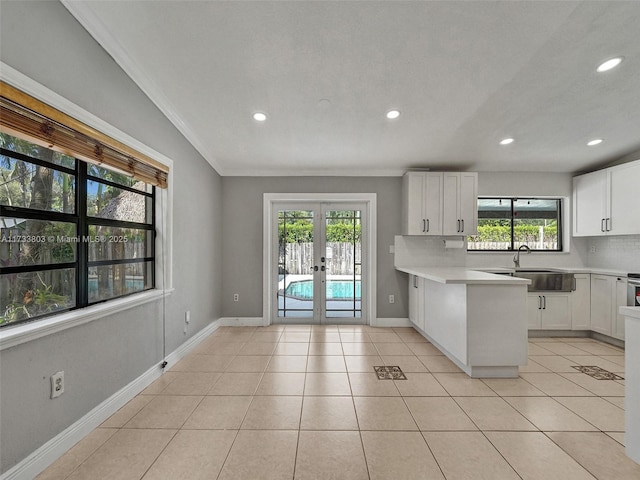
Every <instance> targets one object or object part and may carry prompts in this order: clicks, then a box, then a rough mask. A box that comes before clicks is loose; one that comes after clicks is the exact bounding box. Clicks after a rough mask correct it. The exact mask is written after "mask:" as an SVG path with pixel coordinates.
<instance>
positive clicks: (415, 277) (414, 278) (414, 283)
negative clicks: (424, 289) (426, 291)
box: [413, 275, 418, 288]
mask: <svg viewBox="0 0 640 480" xmlns="http://www.w3.org/2000/svg"><path fill="white" fill-rule="evenodd" d="M413 288H418V276H417V275H414V276H413Z"/></svg>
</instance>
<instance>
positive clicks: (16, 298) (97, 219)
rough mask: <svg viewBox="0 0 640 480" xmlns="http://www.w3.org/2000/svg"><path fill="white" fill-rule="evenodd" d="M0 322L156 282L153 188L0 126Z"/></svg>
mask: <svg viewBox="0 0 640 480" xmlns="http://www.w3.org/2000/svg"><path fill="white" fill-rule="evenodd" d="M0 229H1V232H0V233H1V238H0V327H3V326H7V325H12V324H16V323H20V322H24V321H29V320H34V319H38V318H42V317H45V316H49V315H52V314H55V313H57V312H62V311H67V310H72V309H77V308H82V307H86V306H89V305H92V304H95V303H99V302H103V301H107V300H111V299H114V298H118V297H122V296H125V295H129V294H132V293H137V292H141V291H144V290H148V289H152V288H154V286H155V279H154V273H155V264H154V258H155V242H154V235H155V187H154V186H152V185H149V184H147V183H145V182H142V181H138V180H136V179H134V178H132V177H130V176H128V175H125V174H123V173H120V172H118V171H115V170H113V169H109V168H105V167H102V166H97V165H94V164H89V163H86V162H83V161H81V160H77V159H75V158H73V157H70V156H67V155H64V154H61V153H59V152H55V151H53V150H50V149H47V148H44V147H42V146H39V145H36V144H34V143H31V142H28V141H26V140H22V139H18V138H16V137H13V136H11V135H9V134H6V133H0Z"/></svg>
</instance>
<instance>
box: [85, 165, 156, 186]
mask: <svg viewBox="0 0 640 480" xmlns="http://www.w3.org/2000/svg"><path fill="white" fill-rule="evenodd" d="M87 173H88V174H89V175H91V176H92V177H97V178H101V179H102V180H109V181H110V182H114V183H117V184H118V185H124V186H125V187H131V188H135V189H136V190H140V191H141V192H147V193H151V189H152V186H151V185H149V184H147V183H145V182H141V181H139V180H136V179H135V178H133V177H131V176H129V175H125V174H124V173H119V172H116V171H114V170H111V169H109V168H105V167H101V166H98V165H92V164H89V165H88V166H87Z"/></svg>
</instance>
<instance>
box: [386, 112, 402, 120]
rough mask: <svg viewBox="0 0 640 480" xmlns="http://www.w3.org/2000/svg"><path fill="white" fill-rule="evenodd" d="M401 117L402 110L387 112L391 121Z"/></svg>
mask: <svg viewBox="0 0 640 480" xmlns="http://www.w3.org/2000/svg"><path fill="white" fill-rule="evenodd" d="M399 116H400V110H389V111H388V112H387V118H388V119H389V120H394V119H396V118H398V117H399Z"/></svg>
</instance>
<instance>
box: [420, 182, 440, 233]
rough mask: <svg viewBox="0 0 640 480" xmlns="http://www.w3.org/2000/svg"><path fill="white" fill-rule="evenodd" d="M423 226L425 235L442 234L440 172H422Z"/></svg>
mask: <svg viewBox="0 0 640 480" xmlns="http://www.w3.org/2000/svg"><path fill="white" fill-rule="evenodd" d="M422 198H423V219H424V223H423V228H424V230H426V231H425V233H426V234H427V235H442V173H441V172H433V173H432V172H428V173H425V174H424V183H423V192H422Z"/></svg>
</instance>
